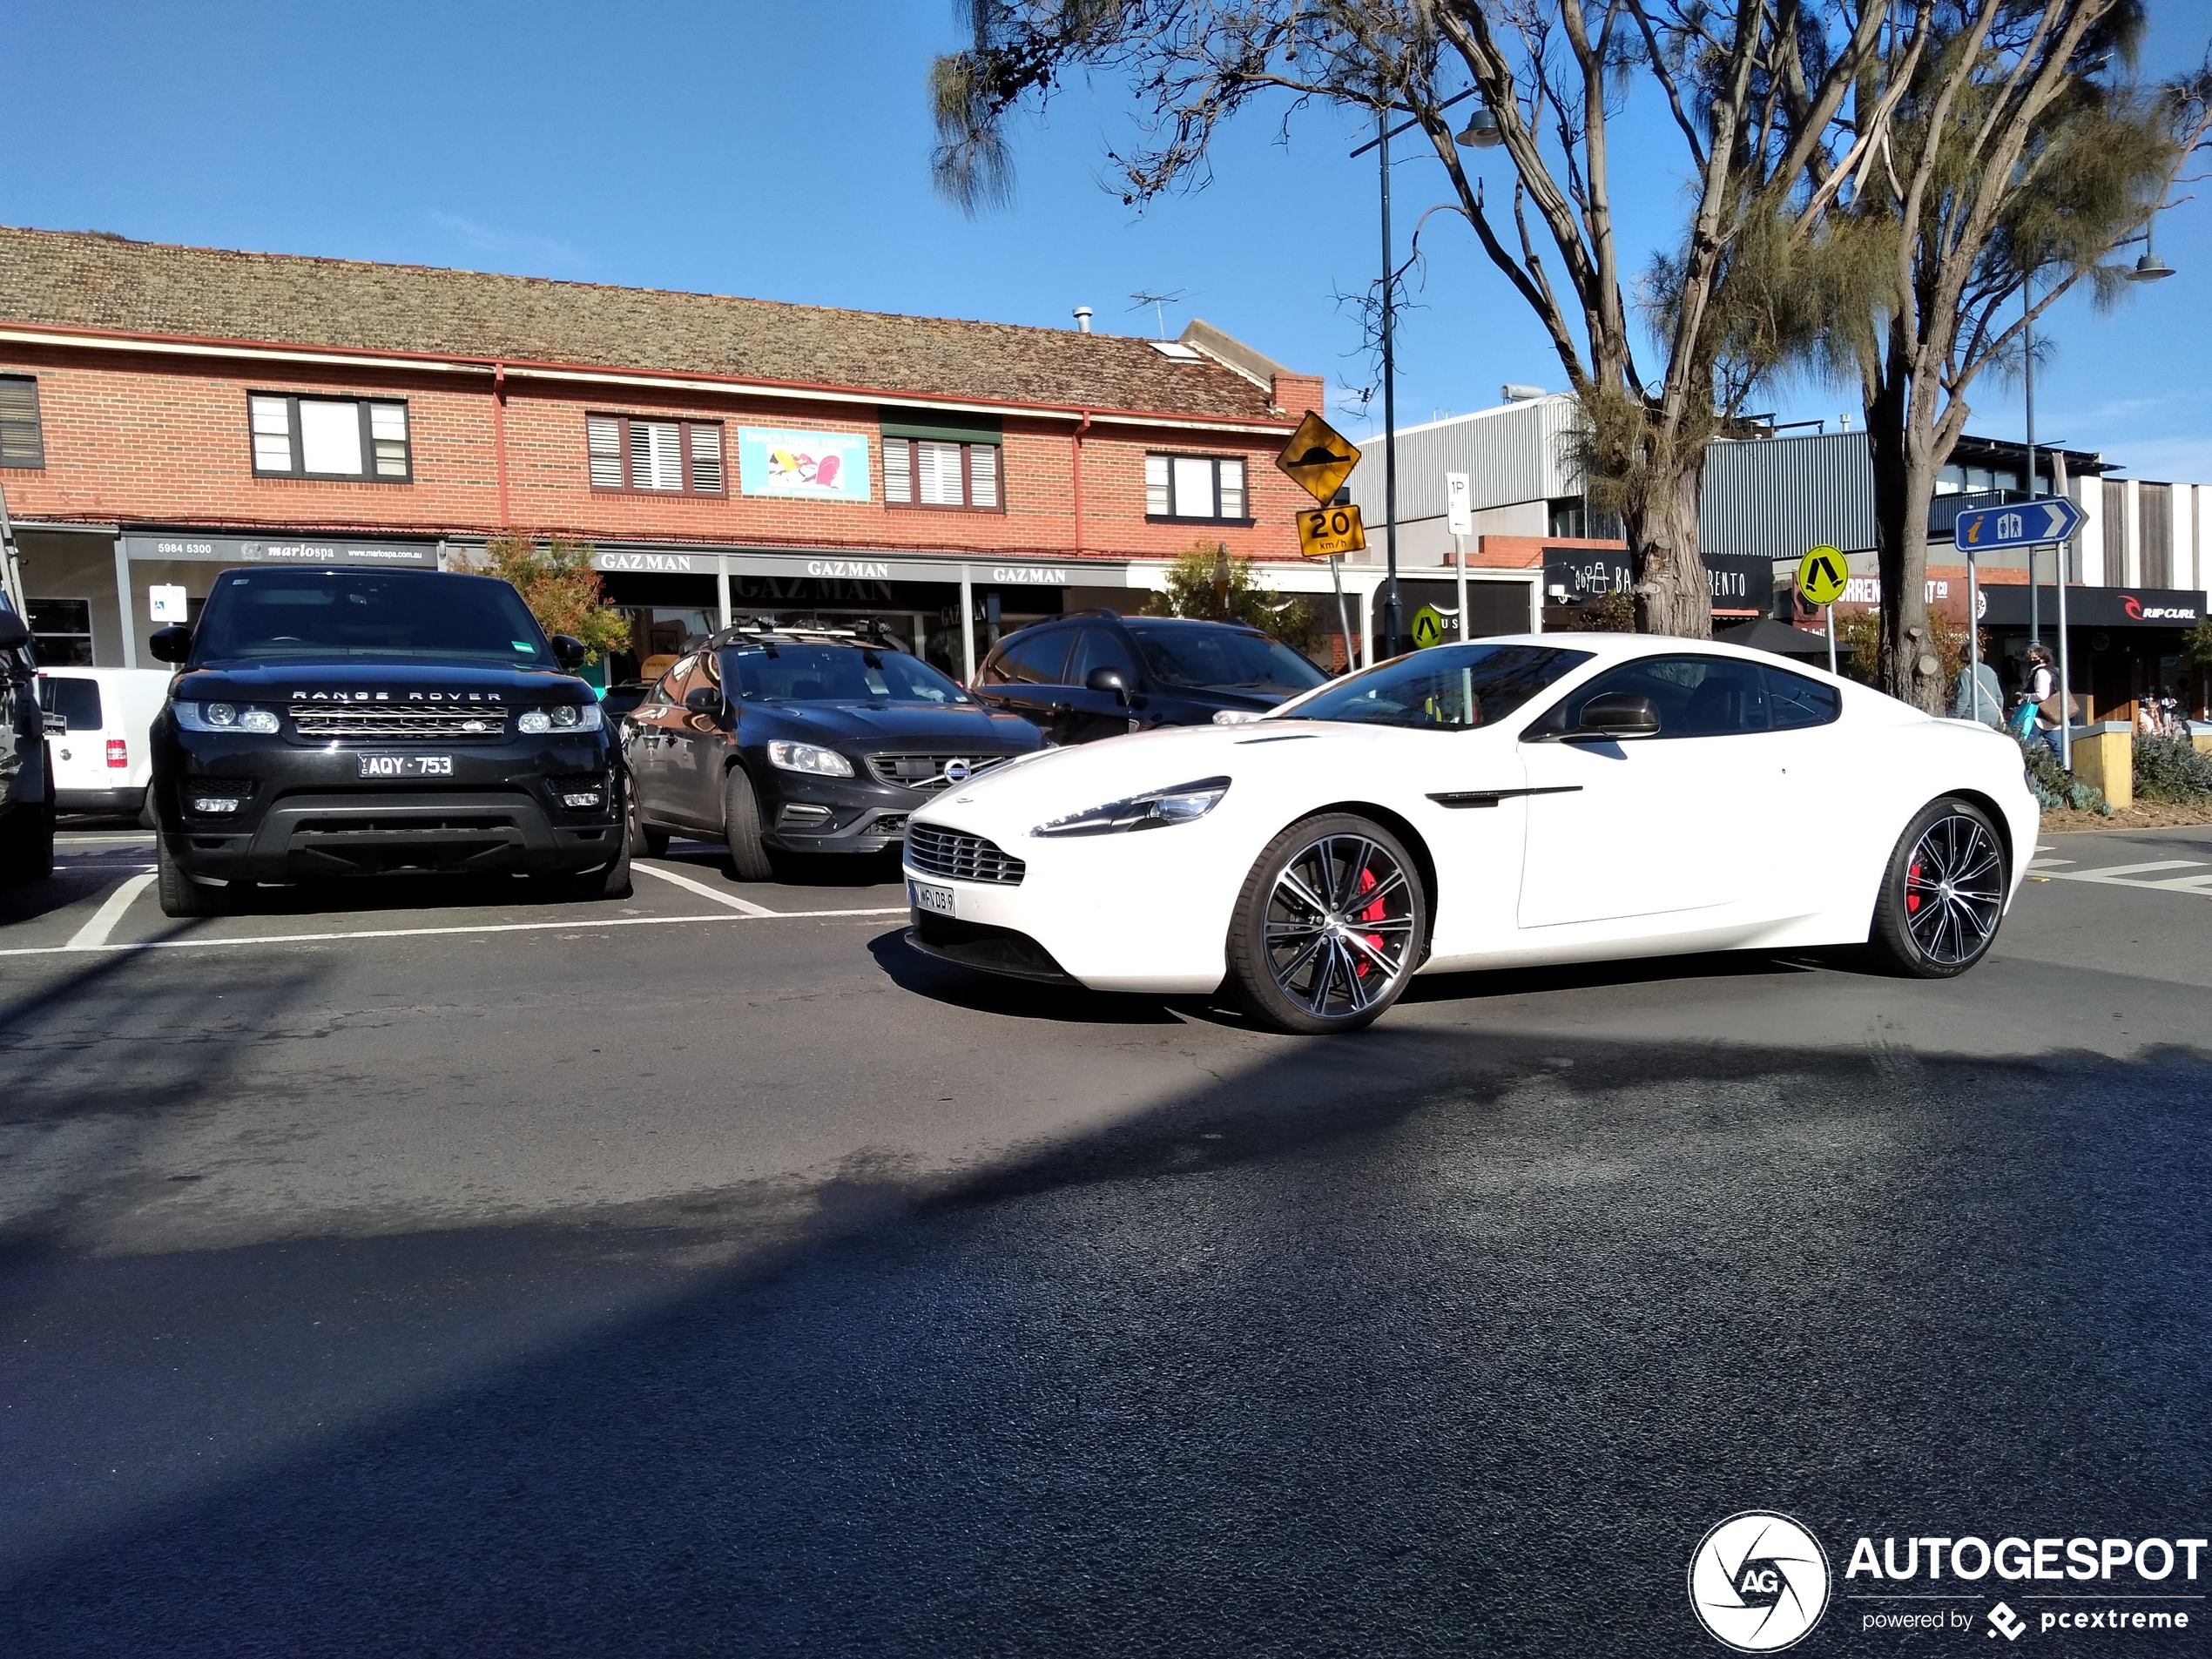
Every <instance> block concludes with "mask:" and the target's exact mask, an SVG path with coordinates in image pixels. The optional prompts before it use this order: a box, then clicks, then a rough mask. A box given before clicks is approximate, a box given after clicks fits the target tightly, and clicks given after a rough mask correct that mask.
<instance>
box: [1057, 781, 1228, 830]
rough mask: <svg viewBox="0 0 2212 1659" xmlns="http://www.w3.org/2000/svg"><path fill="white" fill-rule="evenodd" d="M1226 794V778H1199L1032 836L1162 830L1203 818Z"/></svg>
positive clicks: (1111, 803)
mask: <svg viewBox="0 0 2212 1659" xmlns="http://www.w3.org/2000/svg"><path fill="white" fill-rule="evenodd" d="M1228 792H1229V779H1226V778H1201V779H1198V780H1197V782H1196V783H1188V784H1177V785H1176V786H1174V787H1173V788H1171V789H1156V790H1154V791H1152V792H1151V793H1150V794H1148V795H1132V796H1130V798H1129V799H1127V800H1109V801H1108V802H1107V803H1106V804H1105V805H1104V806H1094V807H1092V808H1091V809H1090V810H1089V812H1087V813H1069V815H1068V816H1067V817H1065V818H1055V819H1053V820H1052V821H1051V822H1050V823H1049V824H1040V825H1038V826H1036V828H1035V829H1033V830H1031V831H1030V832H1029V833H1030V834H1032V835H1112V834H1115V833H1117V832H1119V831H1122V830H1142V829H1165V828H1167V827H1168V826H1170V824H1188V823H1191V822H1193V821H1194V820H1196V819H1201V818H1204V816H1205V815H1206V814H1207V813H1210V812H1211V811H1213V809H1214V808H1215V807H1216V806H1219V805H1220V804H1221V798H1222V797H1223V796H1224V795H1225V794H1227V793H1228Z"/></svg>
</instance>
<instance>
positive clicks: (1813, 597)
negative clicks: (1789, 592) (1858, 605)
mask: <svg viewBox="0 0 2212 1659" xmlns="http://www.w3.org/2000/svg"><path fill="white" fill-rule="evenodd" d="M1850 580H1851V563H1850V561H1848V560H1847V559H1845V558H1844V556H1843V555H1842V554H1841V553H1839V552H1838V551H1837V550H1835V549H1834V548H1832V547H1830V546H1829V545H1828V544H1827V543H1825V542H1824V543H1821V544H1820V545H1819V546H1818V547H1816V548H1814V549H1813V550H1811V551H1810V552H1808V553H1807V554H1806V555H1805V556H1804V558H1802V559H1800V560H1798V561H1797V597H1800V598H1801V599H1803V600H1804V602H1805V603H1806V604H1809V605H1812V606H1815V607H1818V606H1822V605H1832V604H1835V603H1836V601H1837V600H1838V599H1840V598H1842V597H1844V583H1847V582H1849V581H1850Z"/></svg>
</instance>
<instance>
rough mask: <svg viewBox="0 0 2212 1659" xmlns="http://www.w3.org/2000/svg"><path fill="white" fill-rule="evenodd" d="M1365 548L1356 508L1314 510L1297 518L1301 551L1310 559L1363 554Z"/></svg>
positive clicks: (1365, 533) (1365, 544) (1363, 531)
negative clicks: (1343, 554)
mask: <svg viewBox="0 0 2212 1659" xmlns="http://www.w3.org/2000/svg"><path fill="white" fill-rule="evenodd" d="M1366 546H1367V530H1366V526H1365V525H1363V524H1362V523H1360V522H1359V509H1358V508H1357V507H1315V508H1311V509H1308V510H1306V511H1305V512H1303V513H1300V514H1299V515H1298V551H1299V552H1300V553H1301V554H1303V555H1304V556H1305V557H1307V558H1309V559H1332V558H1334V557H1336V556H1338V555H1339V553H1359V552H1364V551H1365V550H1366Z"/></svg>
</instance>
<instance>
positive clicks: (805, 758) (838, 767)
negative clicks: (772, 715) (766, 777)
mask: <svg viewBox="0 0 2212 1659" xmlns="http://www.w3.org/2000/svg"><path fill="white" fill-rule="evenodd" d="M768 764H769V765H772V766H781V767H782V768H783V769H784V770H785V771H786V772H812V773H813V775H814V776H815V777H817V778H850V777H851V776H852V775H853V763H852V762H851V761H849V760H847V759H846V758H845V757H844V756H843V755H841V754H840V753H838V752H837V751H836V750H834V749H821V748H817V747H816V746H815V745H813V744H811V743H785V742H781V741H778V742H775V743H772V744H770V745H768Z"/></svg>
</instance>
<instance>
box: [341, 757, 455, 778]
mask: <svg viewBox="0 0 2212 1659" xmlns="http://www.w3.org/2000/svg"><path fill="white" fill-rule="evenodd" d="M359 759H360V760H361V776H362V777H364V778H450V777H452V776H453V757H452V756H451V755H362V756H361V757H359Z"/></svg>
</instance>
